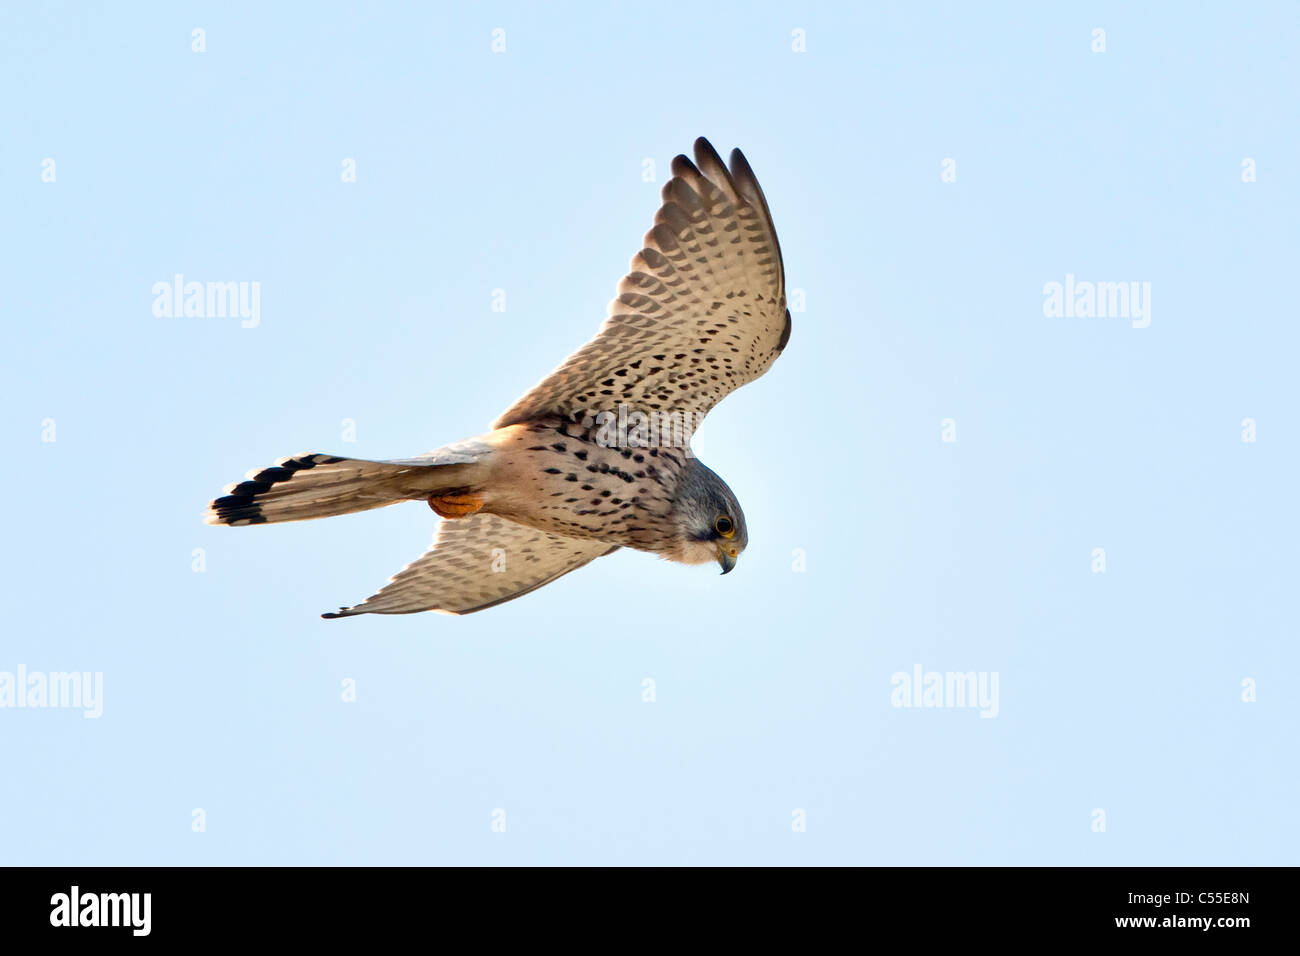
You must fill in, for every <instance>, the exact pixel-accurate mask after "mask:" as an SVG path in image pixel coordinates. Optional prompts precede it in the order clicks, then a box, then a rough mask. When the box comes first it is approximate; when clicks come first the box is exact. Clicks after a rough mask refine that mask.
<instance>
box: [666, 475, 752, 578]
mask: <svg viewBox="0 0 1300 956" xmlns="http://www.w3.org/2000/svg"><path fill="white" fill-rule="evenodd" d="M673 513H674V518H675V519H676V522H677V544H678V551H677V553H676V554H673V555H670V557H672V558H673V559H674V560H677V561H681V562H684V563H686V564H704V563H706V562H709V561H717V562H718V564H719V565H720V566H721V567H722V573H723V574H726V573H727V572H728V571H730V570H731V569H732V568H734V567H735V566H736V558H737V557H739V556H740V553H741V552H742V551H744V550H745V545H747V544H748V543H749V533H748V532H747V531H746V530H745V514H744V512H742V511H741V510H740V502H739V501H737V500H736V496H735V495H734V494H732V493H731V489H730V488H728V487H727V483H726V482H725V481H723V480H722V479H721V478H719V477H718V476H717V475H716V474H714V473H713V472H712V471H711V470H710V469H708V468H706V467H705V466H704V465H702V464H700V462H699V460H698V459H696V458H687V459H686V467H685V469H684V470H683V472H682V476H681V480H680V482H679V483H678V486H677V494H676V496H675V497H674V498H673Z"/></svg>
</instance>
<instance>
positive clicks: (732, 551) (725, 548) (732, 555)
mask: <svg viewBox="0 0 1300 956" xmlns="http://www.w3.org/2000/svg"><path fill="white" fill-rule="evenodd" d="M739 553H740V552H738V551H737V550H736V546H735V545H732V544H726V543H719V544H718V564H720V565H721V566H722V573H723V574H726V573H727V572H728V571H730V570H731V569H732V568H734V567H735V566H736V555H737V554H739Z"/></svg>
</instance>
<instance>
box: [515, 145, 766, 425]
mask: <svg viewBox="0 0 1300 956" xmlns="http://www.w3.org/2000/svg"><path fill="white" fill-rule="evenodd" d="M672 171H673V178H672V179H671V180H670V181H669V182H668V184H667V185H665V186H664V189H663V205H662V206H661V207H660V209H659V212H658V213H657V214H656V216H655V225H654V228H653V229H651V230H650V231H649V232H648V233H646V236H645V248H644V249H643V250H642V251H641V252H639V253H637V254H636V255H635V256H633V258H632V265H631V268H630V271H629V273H628V275H627V276H625V277H624V278H623V280H622V281H621V282H620V283H619V285H618V296H617V298H615V299H614V300H613V302H611V303H610V305H609V318H608V319H606V321H605V324H604V325H603V326H602V327H601V330H600V333H599V334H598V335H597V336H596V337H595V338H594V339H592V340H591V341H590V342H588V343H587V344H586V345H584V346H583V347H582V348H581V349H579V350H578V351H577V352H575V353H574V354H573V355H572V356H570V357H569V358H568V359H567V360H566V361H565V362H564V364H563V365H561V366H560V367H559V368H558V369H556V370H555V371H554V372H553V373H551V375H550V376H548V377H547V378H545V379H543V380H542V381H541V382H540V383H539V384H538V385H537V386H536V387H534V388H533V390H532V391H530V392H529V393H528V394H527V395H525V396H524V397H523V398H521V399H519V401H517V402H516V403H515V404H514V405H513V406H512V407H511V408H510V409H508V410H507V411H506V412H505V414H503V415H502V416H501V417H500V418H499V419H497V421H496V422H495V423H494V424H493V427H494V428H503V427H505V426H507V425H513V424H518V423H520V422H527V421H531V420H533V419H536V418H540V417H543V416H546V415H560V416H563V417H566V418H571V419H572V420H574V421H582V420H583V419H584V418H587V417H588V416H590V417H592V418H593V419H594V418H595V416H596V415H598V414H599V413H600V412H604V411H611V412H612V411H616V410H617V406H618V405H620V404H623V405H626V406H627V407H628V409H629V411H631V410H638V411H641V412H643V413H646V414H651V413H655V412H666V413H688V414H689V415H690V416H691V418H690V421H692V422H694V423H695V424H698V422H699V420H700V419H701V418H702V417H703V416H704V415H705V414H706V413H707V412H708V411H709V409H711V408H712V407H713V406H714V405H716V404H717V403H718V402H719V401H721V400H722V398H723V397H725V396H726V395H727V394H728V393H730V392H732V391H733V390H735V389H737V388H739V387H740V386H741V385H744V384H745V383H746V382H752V381H753V380H754V379H756V378H758V377H759V376H760V375H762V374H763V373H764V372H766V371H767V369H768V367H769V366H771V364H772V363H773V362H774V361H775V360H776V357H777V356H778V355H779V354H780V353H781V350H782V349H784V348H785V345H786V342H787V341H788V340H789V338H790V313H789V311H788V310H787V309H786V307H785V270H784V266H783V264H782V261H781V249H780V246H779V245H778V243H777V238H776V230H775V228H774V226H773V225H772V217H771V214H770V213H769V212H768V208H767V200H766V199H764V198H763V192H762V190H761V189H760V188H759V185H758V181H757V180H756V179H755V178H754V173H753V170H751V169H750V167H749V163H748V162H747V161H746V160H745V157H744V156H743V155H742V154H741V152H740V150H733V151H732V153H731V169H730V170H728V169H727V167H726V166H725V165H724V164H723V162H722V159H721V158H720V157H719V156H718V154H717V153H716V152H715V151H714V149H713V147H712V146H711V145H709V142H708V141H707V140H705V139H704V138H703V137H701V138H700V139H698V140H696V141H695V163H692V162H691V161H690V160H689V159H687V158H686V157H685V156H678V157H677V158H676V159H674V160H673V166H672Z"/></svg>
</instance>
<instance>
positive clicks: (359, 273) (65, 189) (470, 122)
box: [0, 3, 1300, 864]
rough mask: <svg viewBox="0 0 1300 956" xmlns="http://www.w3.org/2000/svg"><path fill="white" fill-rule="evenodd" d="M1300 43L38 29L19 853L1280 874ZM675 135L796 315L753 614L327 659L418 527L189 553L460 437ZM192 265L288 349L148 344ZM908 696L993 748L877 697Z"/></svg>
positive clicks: (268, 340)
mask: <svg viewBox="0 0 1300 956" xmlns="http://www.w3.org/2000/svg"><path fill="white" fill-rule="evenodd" d="M196 28H201V29H202V30H203V31H204V34H203V40H204V44H203V45H204V51H203V52H201V53H200V52H195V51H194V50H193V49H192V46H193V44H194V39H193V33H192V31H193V30H194V29H196ZM1098 28H1100V29H1103V30H1104V31H1105V51H1104V52H1094V50H1093V46H1094V43H1095V40H1094V34H1093V31H1094V30H1095V29H1098ZM495 29H501V30H504V41H505V50H504V52H493V49H492V45H493V31H494V30H495ZM795 31H803V32H802V34H796V33H795ZM800 36H802V38H803V47H804V49H803V51H802V52H796V50H795V49H793V47H794V46H795V45H797V44H798V41H799V38H800ZM1297 39H1300V12H1298V11H1297V8H1296V7H1295V6H1294V5H1293V4H1289V3H1272V4H1269V3H1265V4H1256V5H1249V6H1247V7H1239V6H1232V5H1227V4H1205V5H1198V6H1196V7H1194V8H1189V7H1187V6H1185V5H1181V4H1180V5H1174V4H1150V5H1143V6H1142V8H1141V9H1133V8H1132V5H1130V4H1077V5H1064V4H1052V5H1044V6H1040V5H1028V4H1026V5H1014V6H1013V5H1006V6H1002V7H999V8H997V9H993V10H988V9H979V10H977V9H975V8H974V7H973V6H968V5H964V4H948V5H925V4H898V5H889V6H883V7H877V6H875V5H872V6H871V7H868V6H866V5H857V4H854V5H849V4H818V5H810V6H802V5H790V4H761V5H750V4H744V5H742V4H707V5H685V4H679V5H674V4H661V5H657V6H656V7H655V8H654V10H653V11H650V10H649V8H646V7H645V6H644V5H642V4H630V3H628V4H622V5H617V6H612V7H609V8H603V9H599V10H597V9H596V8H595V7H594V5H582V6H578V5H562V4H556V5H546V6H545V7H543V6H542V5H517V6H516V5H504V4H487V3H484V4H475V5H472V6H470V5H465V6H463V7H459V8H453V7H446V8H442V7H440V8H436V9H434V8H432V7H430V8H426V7H425V6H424V5H419V6H416V5H411V6H401V5H391V6H384V7H381V8H372V7H370V6H351V7H345V6H335V5H321V6H313V7H312V8H311V9H310V10H307V9H305V8H303V9H295V8H293V7H291V6H289V5H284V6H280V5H275V6H272V7H269V8H268V7H266V6H265V5H252V4H248V5H240V4H224V3H223V4H199V5H195V6H192V7H188V8H180V7H175V6H173V5H163V4H159V5H155V6H146V5H142V4H133V5H128V6H115V5H98V6H95V5H84V7H83V5H48V6H43V5H26V4H9V5H6V8H5V9H4V11H3V12H0V81H2V82H3V87H4V89H5V90H6V91H7V94H6V95H5V96H4V97H3V98H0V123H2V124H3V127H4V129H5V130H6V135H5V136H4V137H3V141H2V142H0V182H2V183H3V188H0V217H2V218H3V220H4V222H5V223H6V226H7V228H6V230H5V235H6V249H5V255H4V257H3V264H2V265H0V275H2V277H3V285H4V289H5V291H6V295H7V298H8V302H7V309H6V313H7V315H8V319H7V321H6V323H5V331H6V337H7V339H8V343H7V347H6V348H5V349H4V350H3V357H2V358H0V363H2V364H0V372H2V377H0V390H2V394H3V416H2V419H0V421H2V424H3V428H4V439H5V447H6V449H7V450H8V455H9V458H8V462H7V465H8V467H6V468H4V469H3V471H2V475H0V485H2V487H0V490H2V491H3V495H4V500H5V501H6V502H7V507H5V508H4V509H3V512H4V517H3V524H4V527H5V532H6V533H5V540H6V543H7V545H8V546H7V547H6V548H5V549H4V551H3V556H2V557H0V562H3V569H2V570H3V580H4V581H5V582H6V583H7V588H6V590H7V593H8V601H7V608H6V613H5V615H4V623H3V630H2V631H0V634H2V635H3V636H2V637H0V681H3V674H4V673H5V672H8V673H12V674H16V673H17V671H18V669H19V668H20V667H21V668H24V670H25V672H27V673H31V672H40V673H44V674H52V673H57V672H70V671H77V672H87V673H92V674H94V673H98V674H101V675H102V682H103V683H102V687H103V692H102V699H101V700H100V702H99V703H100V705H101V708H102V714H101V716H99V717H97V718H95V719H86V718H85V717H83V715H82V712H81V710H78V709H73V708H37V707H18V706H7V707H3V706H0V754H3V757H4V766H5V767H6V771H7V772H6V773H5V774H4V778H5V782H4V784H3V785H2V786H0V821H3V822H2V823H0V828H2V831H3V832H2V833H0V862H4V863H20V864H35V863H42V864H117V863H125V864H146V863H160V864H240V863H282V864H289V863H307V864H321V863H331V864H334V863H372V864H387V863H405V864H424V863H488V864H492V863H501V864H538V863H548V864H555V863H616V864H669V863H734V864H753V863H781V864H825V863H857V864H869V863H885V864H913V863H915V864H977V863H978V864H1018V863H1038V864H1066V863H1069V864H1229V863H1232V864H1265V863H1271V864H1282V863H1289V864H1294V863H1296V862H1297V843H1298V840H1297V824H1296V818H1295V813H1294V808H1295V806H1296V804H1297V802H1298V801H1300V785H1298V783H1297V776H1296V761H1295V741H1296V739H1297V731H1298V730H1300V727H1298V726H1297V703H1296V695H1295V688H1296V686H1297V681H1300V668H1298V665H1300V659H1298V657H1300V656H1298V655H1297V651H1296V645H1295V637H1296V633H1295V632H1296V625H1295V573H1296V569H1297V561H1296V558H1295V541H1296V535H1297V531H1298V530H1300V529H1298V528H1297V510H1296V506H1295V503H1294V498H1295V474H1296V466H1297V455H1296V451H1295V449H1296V448H1297V447H1298V446H1297V442H1298V440H1300V436H1298V435H1297V414H1296V410H1297V401H1296V385H1295V371H1294V366H1295V356H1296V354H1297V346H1298V345H1300V341H1298V339H1300V335H1298V333H1297V331H1296V321H1295V319H1296V296H1295V284H1294V276H1295V264H1296V261H1297V254H1298V253H1300V230H1297V222H1300V201H1298V200H1300V190H1298V189H1297V184H1296V177H1295V174H1294V171H1293V167H1294V166H1295V164H1296V162H1297V157H1298V156H1300V122H1297V120H1298V119H1300V115H1298V114H1300V72H1298V69H1300V68H1297V66H1296V65H1295V61H1294V55H1293V54H1294V50H1295V48H1296V44H1297ZM698 135H706V136H708V137H709V138H710V139H711V140H712V141H713V143H714V144H715V145H716V146H717V147H718V149H719V150H720V151H726V150H729V149H730V148H731V147H733V146H740V147H742V148H743V149H744V150H745V152H746V155H747V156H748V158H749V160H750V162H751V164H752V165H753V167H754V169H755V171H756V172H757V174H758V178H759V180H760V182H761V183H762V184H763V187H764V189H765V191H766V193H767V197H768V201H769V203H770V205H771V209H772V213H773V216H774V219H775V221H776V224H777V228H778V232H779V234H780V237H781V242H782V247H783V251H784V256H785V264H786V270H787V283H788V286H789V287H790V288H791V289H798V290H802V292H803V297H804V309H803V311H801V312H797V313H796V314H795V315H794V331H793V336H792V338H791V341H790V345H789V347H788V348H787V350H786V352H785V354H784V355H783V356H782V357H781V359H780V360H779V361H778V362H777V363H776V364H775V366H774V367H773V368H772V370H771V371H770V372H769V373H768V375H767V376H765V377H764V378H763V379H761V380H760V381H758V382H756V383H754V384H752V385H749V386H747V387H745V388H744V389H743V390H741V391H739V392H738V393H736V394H735V395H733V396H731V397H730V398H728V399H727V401H725V402H724V403H723V404H722V405H721V406H720V407H719V408H718V409H716V410H715V411H714V412H713V413H712V414H711V415H710V416H709V418H708V420H707V421H706V422H705V423H704V425H703V427H702V428H701V430H700V432H699V433H698V434H697V436H696V440H695V448H696V451H697V453H698V455H699V457H700V458H701V460H703V461H704V462H705V463H707V464H708V465H709V466H710V467H712V468H713V469H714V470H715V471H717V472H718V473H719V474H720V475H721V476H722V477H723V478H724V479H725V480H727V481H728V483H729V484H730V485H731V487H732V488H733V490H734V491H735V492H736V494H737V495H738V497H739V498H740V500H741V502H742V503H743V505H744V508H745V514H746V517H747V519H748V524H749V533H750V546H749V548H748V550H747V551H746V553H745V554H744V556H743V557H742V559H741V562H740V564H739V567H738V568H737V570H736V571H735V572H734V573H732V574H730V575H728V576H727V577H726V578H725V579H724V578H721V577H719V576H718V575H717V574H716V570H715V569H710V568H700V567H694V568H691V567H680V566H675V565H670V564H668V563H666V562H663V561H659V560H657V559H655V558H654V557H652V556H650V555H646V554H637V553H628V552H620V553H618V554H617V555H614V556H613V557H610V558H607V559H603V560H600V561H598V562H596V563H594V564H593V565H591V566H589V567H587V568H585V569H583V570H582V571H580V572H578V573H575V574H573V575H571V576H569V577H567V578H565V579H563V580H562V581H560V582H558V583H556V584H555V585H552V586H550V587H547V588H545V589H543V590H541V591H538V592H536V593H535V594H532V595H529V596H527V597H525V598H523V599H520V600H518V601H515V602H512V603H509V604H506V605H503V606H501V607H499V608H496V609H493V610H490V611H487V612H484V613H481V614H477V615H472V616H469V617H464V618H451V617H446V616H442V615H432V614H419V615H409V616H404V617H376V616H367V617H362V618H358V619H354V620H344V621H322V620H320V619H319V617H318V616H317V615H318V614H319V613H320V612H321V611H325V610H330V609H333V608H335V607H336V606H338V605H340V604H351V603H355V602H356V601H358V600H360V599H362V598H364V597H365V596H366V595H368V594H370V593H371V592H372V591H373V590H374V589H375V588H376V587H377V586H378V585H380V584H382V583H383V582H384V581H385V580H386V579H387V577H388V576H389V575H390V574H391V573H393V572H394V571H396V570H397V569H399V568H400V567H402V566H403V565H404V564H406V563H407V562H408V561H410V560H411V559H413V558H414V557H416V556H417V555H419V554H420V553H421V551H422V550H423V549H424V548H425V547H427V545H428V543H429V539H430V536H431V534H432V532H433V530H434V528H435V526H436V519H435V518H434V516H433V515H432V514H431V513H430V512H429V510H428V508H426V507H424V506H423V505H420V504H406V505H400V506H396V507H393V508H388V509H384V510H381V511H375V512H369V513H364V514H357V515H350V516H345V517H340V518H334V519H330V520H327V521H320V522H307V523H300V524H291V525H284V526H277V527H255V528H245V529H228V528H209V527H206V526H204V525H203V524H202V523H201V521H200V515H201V512H202V510H203V507H204V505H205V504H206V502H207V501H208V500H209V499H210V498H211V497H213V496H214V495H215V494H216V493H218V492H219V491H220V489H221V487H222V486H223V485H224V484H226V483H227V482H230V481H234V480H237V479H238V478H240V477H241V476H242V475H243V474H244V472H245V471H246V470H247V469H249V468H252V467H259V466H263V465H266V464H269V463H270V462H271V461H272V460H273V459H275V458H277V457H279V456H282V455H288V454H294V453H298V452H305V451H313V452H328V453H333V454H342V455H349V456H353V457H371V458H386V457H405V456H409V455H412V454H417V453H420V452H423V451H427V450H429V449H431V448H435V447H437V446H439V445H442V444H445V443H447V442H450V441H453V440H456V439H459V438H462V437H466V436H469V435H474V434H478V433H480V432H482V431H483V430H484V429H485V427H486V426H487V424H488V423H489V422H490V421H491V420H492V419H493V418H495V417H496V415H497V414H499V413H500V412H501V411H502V410H504V409H505V408H506V407H507V406H508V405H509V404H511V403H512V402H513V401H514V399H515V398H517V397H518V396H519V395H520V394H522V393H523V392H524V391H525V390H526V389H527V388H528V387H530V386H531V385H532V384H533V383H534V382H535V381H536V380H537V379H538V378H540V377H541V376H542V375H543V374H545V373H546V372H548V371H549V370H550V369H551V368H552V367H553V366H554V365H556V364H558V363H559V361H560V360H561V359H563V358H564V357H565V356H566V355H567V354H568V353H569V352H570V351H571V350H572V349H573V348H574V347H576V346H577V345H579V344H581V343H582V342H584V341H585V340H586V339H587V338H589V337H590V335H591V334H592V333H593V332H594V330H595V329H596V327H597V325H598V324H599V322H600V321H601V319H602V318H603V316H604V307H605V304H606V302H607V301H608V300H609V298H610V297H611V296H612V294H613V289H614V285H615V282H616V281H617V279H618V278H619V277H620V276H621V275H622V274H623V272H624V270H625V269H626V266H627V261H628V259H629V257H630V256H631V255H632V254H633V253H634V252H635V251H637V249H638V247H639V246H638V243H639V241H640V237H641V235H642V234H643V233H644V231H645V230H646V229H647V228H648V227H649V225H650V223H651V218H652V215H653V213H654V210H655V208H656V206H657V202H658V190H659V187H660V185H661V184H662V181H663V180H664V179H665V178H666V176H667V171H668V164H669V161H670V159H671V157H672V156H673V155H674V154H675V153H677V152H682V151H689V148H690V144H691V142H692V140H693V139H694V138H695V137H696V136H698ZM949 159H951V160H953V161H954V163H953V164H950V165H949V166H948V167H945V165H944V161H945V160H949ZM46 160H53V166H52V167H51V166H50V165H49V164H47V163H46V162H45V161H46ZM346 160H353V161H354V162H355V170H356V181H355V182H344V181H343V177H342V170H343V166H344V162H345V161H346ZM646 160H652V161H653V162H654V163H655V164H656V165H655V175H654V176H653V181H652V182H645V181H643V179H642V171H643V169H644V168H645V166H644V164H645V162H646ZM1247 160H1251V161H1252V162H1251V163H1249V164H1247V165H1246V166H1244V165H1243V163H1244V162H1245V161H1247ZM945 168H948V169H955V174H956V176H955V181H952V182H945V181H944V176H943V173H944V171H945ZM1247 168H1249V169H1253V171H1254V176H1253V179H1254V181H1250V182H1246V181H1243V173H1244V172H1246V171H1247ZM51 171H52V174H53V181H46V180H47V179H49V177H50V173H51ZM1246 178H1250V177H1249V176H1247V177H1246ZM176 273H180V274H183V275H184V276H185V277H186V278H187V279H188V280H196V281H204V282H209V281H210V282H249V283H251V282H257V283H258V284H259V289H260V313H259V321H258V323H257V324H256V327H252V328H244V327H242V325H241V322H240V320H239V319H237V318H220V317H205V318H184V317H158V316H156V315H154V313H153V308H152V305H153V294H152V292H151V290H152V288H153V286H154V284H155V283H157V282H160V281H164V282H167V281H171V279H172V277H173V276H174V275H175V274H176ZM1067 276H1072V277H1074V281H1086V282H1138V283H1149V289H1150V298H1149V304H1150V315H1149V317H1150V323H1149V326H1147V327H1145V328H1138V327H1134V324H1133V322H1132V321H1130V320H1129V319H1128V318H1122V317H1121V318H1114V317H1107V318H1101V317H1090V318H1083V317H1072V318H1064V317H1049V316H1047V315H1045V314H1044V299H1045V296H1044V287H1045V286H1046V285H1047V284H1048V283H1051V282H1061V283H1064V282H1065V281H1066V277H1067ZM1139 288H1141V286H1139ZM497 289H500V290H504V292H505V301H506V309H505V311H504V312H497V311H493V309H492V302H493V292H494V290H497ZM1246 419H1249V420H1251V422H1253V423H1254V436H1253V437H1254V440H1253V441H1245V440H1243V435H1244V434H1246V433H1247V431H1248V429H1249V427H1250V426H1249V425H1245V424H1243V423H1244V422H1245V420H1246ZM945 420H951V421H950V424H949V425H947V426H945V425H944V422H945ZM345 423H351V426H350V428H349V426H348V425H347V424H345ZM945 428H946V429H947V433H946V435H945ZM945 437H949V438H952V437H955V441H945V440H944V438H945ZM347 438H354V440H352V441H348V440H346V439H347ZM50 439H53V440H50ZM196 549H201V552H200V555H201V558H202V561H201V567H202V570H200V571H196V570H195V567H196V560H197V559H196ZM1095 549H1102V550H1103V551H1104V560H1105V570H1104V572H1099V571H1097V570H1095V569H1096V568H1097V566H1098V565H1097V556H1096V554H1095ZM800 563H802V568H803V569H802V570H796V567H797V566H799V565H800ZM917 667H920V668H921V670H922V672H923V673H924V672H937V673H939V674H946V673H948V672H953V673H969V672H973V673H975V674H977V675H985V677H986V678H987V677H990V676H991V675H996V676H997V687H998V698H997V712H996V716H995V717H991V718H983V717H981V716H980V713H979V711H978V709H975V708H971V707H958V706H944V707H917V708H904V707H898V706H895V703H896V702H897V700H898V698H897V693H896V692H897V691H898V689H899V687H898V685H897V684H896V683H895V682H894V675H896V674H899V673H905V674H911V673H912V672H913V671H914V669H915V668H917ZM647 678H649V679H652V680H653V681H654V688H655V698H656V699H655V701H654V702H653V703H646V702H644V701H643V699H642V698H643V681H644V680H645V679H647ZM344 681H352V682H354V686H355V689H356V700H355V702H344V700H343V699H342V698H343V690H342V688H343V686H344ZM1243 682H1246V683H1245V684H1243ZM1243 697H1253V698H1254V699H1253V700H1251V701H1247V700H1243ZM943 702H944V703H948V704H951V703H953V701H952V700H951V699H944V701H943ZM196 810H200V811H202V814H201V816H196V815H195V811H196ZM498 810H499V811H503V812H504V820H505V830H504V832H494V830H493V820H494V813H495V812H496V811H498ZM1099 811H1100V815H1099ZM200 819H201V820H202V823H203V828H202V830H201V831H196V829H195V826H196V823H195V821H196V820H200ZM495 819H498V820H500V819H501V814H497V816H496V818H495ZM1100 823H1104V829H1102V827H1101V826H1100V825H1099V824H1100ZM800 825H802V829H800Z"/></svg>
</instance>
